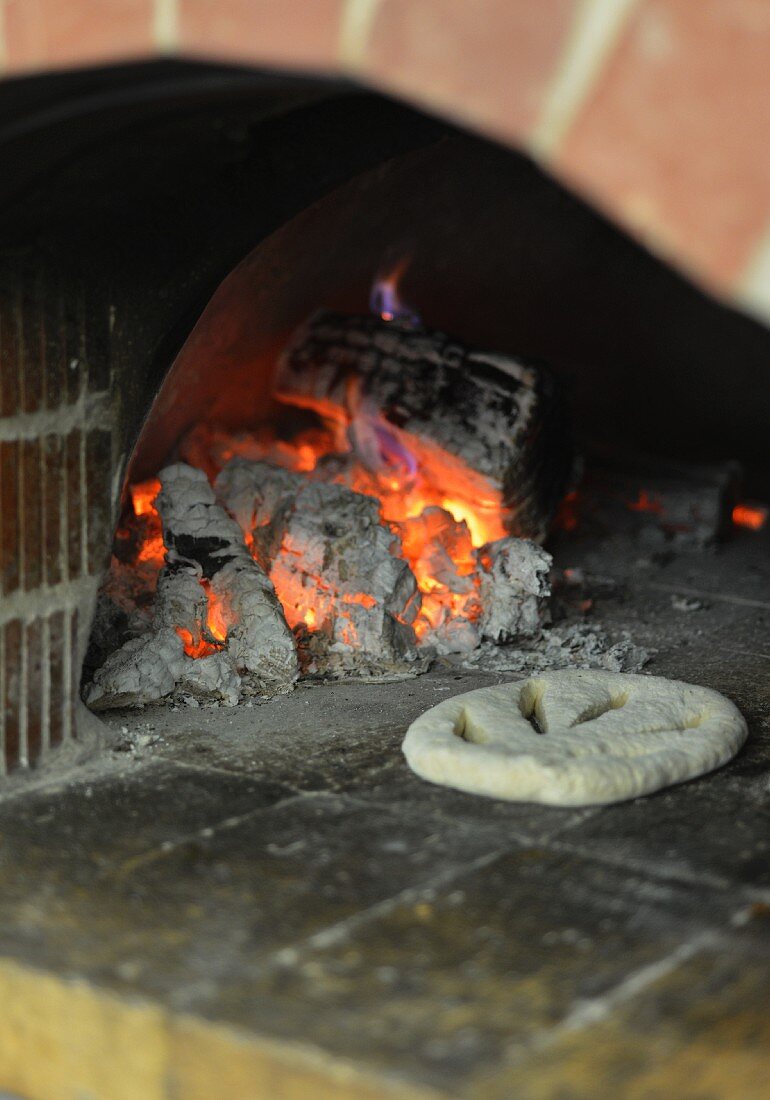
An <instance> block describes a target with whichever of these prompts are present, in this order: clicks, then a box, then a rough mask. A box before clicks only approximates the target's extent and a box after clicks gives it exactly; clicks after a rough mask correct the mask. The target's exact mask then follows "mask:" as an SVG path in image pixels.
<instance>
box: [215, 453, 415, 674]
mask: <svg viewBox="0 0 770 1100" xmlns="http://www.w3.org/2000/svg"><path fill="white" fill-rule="evenodd" d="M216 490H217V494H218V496H219V499H220V500H221V501H222V502H223V503H224V504H225V506H226V507H227V508H228V510H229V511H230V512H231V513H232V514H233V515H234V516H236V517H237V519H238V522H239V523H240V524H241V526H242V528H243V530H244V531H245V532H247V538H249V539H250V540H251V542H252V544H253V546H254V549H255V552H256V554H257V556H258V557H260V558H261V559H262V560H264V561H266V562H268V563H269V566H270V577H271V579H272V581H273V583H274V585H275V588H276V591H277V592H278V595H279V597H280V599H281V603H282V605H283V608H284V611H285V613H286V618H287V620H288V622H289V625H290V626H292V627H293V628H294V629H295V630H296V631H297V633H298V635H299V636H300V638H301V641H302V650H303V654H304V656H305V662H306V671H308V672H317V673H321V674H325V675H337V674H341V673H345V674H347V675H351V674H353V675H363V676H372V675H374V676H382V675H388V674H391V673H396V672H402V673H403V672H405V671H410V669H409V665H412V664H414V662H415V660H416V659H417V651H416V638H415V634H414V630H413V628H412V624H413V623H414V621H415V618H416V616H417V614H418V612H419V609H420V596H419V592H418V591H417V585H416V582H415V579H414V575H413V574H412V572H411V570H410V568H409V565H408V564H407V562H406V561H404V560H403V558H402V557H401V556H400V554H401V544H400V541H399V539H398V537H397V536H396V535H395V534H394V533H393V532H392V531H390V530H389V529H388V528H387V527H386V526H384V525H383V524H382V523H381V522H380V516H379V504H378V501H377V500H375V499H374V498H372V497H367V496H363V495H362V494H361V493H355V492H352V491H351V490H350V489H347V488H345V487H344V486H341V485H327V484H323V483H318V482H314V481H311V480H309V479H308V478H307V477H305V476H303V475H300V474H296V473H293V472H291V471H288V470H281V469H277V468H275V467H273V466H270V465H268V464H267V463H263V462H248V461H245V460H243V459H235V460H233V461H232V462H231V463H230V464H229V465H228V466H226V467H225V469H224V470H223V471H222V473H221V474H220V475H219V477H218V479H217V482H216ZM412 671H414V670H412Z"/></svg>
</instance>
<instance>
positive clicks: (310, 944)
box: [264, 849, 508, 966]
mask: <svg viewBox="0 0 770 1100" xmlns="http://www.w3.org/2000/svg"><path fill="white" fill-rule="evenodd" d="M507 854H508V853H507V851H506V850H505V849H500V850H496V851H494V852H487V853H485V854H484V855H483V856H477V857H476V859H473V860H469V861H468V862H467V863H461V864H456V865H455V866H454V867H452V868H447V869H446V870H445V871H441V872H440V873H439V874H437V875H435V876H434V877H433V878H430V879H426V880H425V881H424V882H421V883H419V884H415V885H414V886H406V887H404V889H403V890H400V891H399V892H398V893H397V894H391V895H390V896H389V897H387V898H382V899H381V900H380V901H377V902H374V904H372V905H369V906H367V907H366V908H365V909H361V910H359V911H358V912H357V913H351V914H350V916H348V917H343V919H342V920H339V921H335V922H334V923H333V924H330V925H327V927H326V928H322V929H320V930H319V931H318V932H313V933H312V934H311V935H310V936H306V937H305V938H304V939H300V940H296V941H295V942H294V943H292V944H288V945H287V946H286V947H280V948H278V949H276V950H275V951H272V952H269V953H268V954H267V955H266V956H265V960H264V962H265V965H266V966H275V965H278V966H280V965H283V964H285V963H286V962H287V961H289V962H291V961H293V958H294V956H296V955H297V954H298V953H299V952H300V951H307V950H308V949H309V950H311V951H312V950H324V949H325V948H327V947H333V946H334V945H335V944H336V943H339V942H340V941H341V940H343V939H344V938H345V936H347V934H348V933H349V932H351V931H355V930H356V929H357V928H360V927H361V926H362V925H366V924H369V923H370V922H371V921H373V920H376V919H377V918H378V917H381V916H386V915H387V914H388V913H391V912H393V910H395V909H397V908H398V907H399V906H400V905H405V904H409V903H410V902H412V901H419V900H420V898H423V897H426V896H427V895H431V894H433V893H434V892H435V891H436V890H437V889H438V888H440V887H444V886H449V885H450V884H451V883H453V882H456V881H457V880H458V879H460V878H463V877H465V876H466V875H469V874H473V873H474V871H479V870H481V869H482V868H484V867H486V866H488V865H489V864H490V863H494V862H495V860H497V859H501V858H502V857H503V856H505V855H507Z"/></svg>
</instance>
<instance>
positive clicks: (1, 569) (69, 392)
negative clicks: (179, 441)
mask: <svg viewBox="0 0 770 1100" xmlns="http://www.w3.org/2000/svg"><path fill="white" fill-rule="evenodd" d="M33 272H34V273H33ZM33 272H31V271H30V269H29V268H28V267H25V266H24V265H21V266H16V265H12V266H11V267H9V268H6V269H5V270H4V271H3V274H2V278H1V279H0V362H2V368H3V369H2V373H1V374H0V586H2V599H0V774H2V772H3V771H6V770H8V771H10V770H12V769H14V768H15V767H17V766H20V765H21V766H23V765H26V764H34V763H35V762H36V761H37V760H38V759H39V758H40V757H41V755H43V754H44V753H45V752H46V750H47V749H48V748H54V747H56V746H57V745H59V744H61V743H62V742H64V741H67V740H69V739H70V738H71V737H72V736H73V734H74V722H75V718H74V716H75V710H76V706H77V699H78V679H79V673H80V664H81V660H82V654H83V651H84V644H85V642H86V638H85V637H84V633H85V631H87V629H88V626H89V623H90V617H91V616H90V610H91V607H92V605H93V600H94V599H95V595H96V586H97V583H98V582H97V574H98V573H99V571H100V569H101V568H102V567H103V565H104V561H103V556H104V548H105V545H108V544H109V530H110V529H111V521H112V517H111V500H110V487H111V481H112V478H111V471H112V463H113V454H112V435H111V432H110V430H109V423H110V422H111V420H112V419H113V418H112V416H111V415H110V408H109V400H110V399H109V394H108V384H109V378H108V371H109V354H108V340H107V336H108V334H107V333H105V332H104V331H103V326H104V324H106V321H107V314H106V312H105V311H104V310H102V312H101V317H102V319H103V324H102V326H101V329H100V327H98V325H99V322H98V318H99V316H100V314H99V311H98V310H94V312H93V316H94V317H95V318H96V319H97V321H96V322H95V323H94V324H89V314H88V312H87V310H86V304H85V302H84V300H83V297H82V294H79V293H78V290H77V288H73V287H72V286H71V285H68V284H66V283H64V282H63V281H61V282H60V281H59V280H57V279H56V278H55V277H54V276H51V274H50V273H47V272H44V271H42V272H41V270H40V268H39V266H37V265H36V266H35V268H34V269H33Z"/></svg>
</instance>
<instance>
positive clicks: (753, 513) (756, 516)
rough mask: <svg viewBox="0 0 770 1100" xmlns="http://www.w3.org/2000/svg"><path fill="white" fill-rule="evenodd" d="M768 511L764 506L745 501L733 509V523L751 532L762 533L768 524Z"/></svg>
mask: <svg viewBox="0 0 770 1100" xmlns="http://www.w3.org/2000/svg"><path fill="white" fill-rule="evenodd" d="M767 516H768V509H767V508H766V507H765V506H764V505H762V504H753V503H749V502H748V501H743V502H742V503H741V504H736V506H735V507H734V508H733V523H734V524H735V526H736V527H745V528H747V529H748V530H749V531H761V530H762V528H763V527H764V526H765V523H766V522H767Z"/></svg>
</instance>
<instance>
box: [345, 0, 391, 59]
mask: <svg viewBox="0 0 770 1100" xmlns="http://www.w3.org/2000/svg"><path fill="white" fill-rule="evenodd" d="M379 7H380V0H345V5H344V7H343V9H342V14H341V16H340V29H339V37H338V40H337V53H338V58H339V60H340V62H341V63H342V65H343V66H345V67H346V68H349V69H351V70H353V71H354V72H355V71H358V70H360V69H361V67H362V66H363V64H364V62H365V60H366V47H367V46H368V44H369V38H370V37H371V32H372V28H373V26H374V19H375V16H376V15H377V11H378V9H379Z"/></svg>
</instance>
